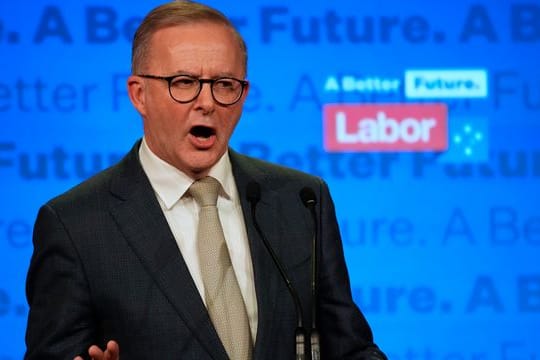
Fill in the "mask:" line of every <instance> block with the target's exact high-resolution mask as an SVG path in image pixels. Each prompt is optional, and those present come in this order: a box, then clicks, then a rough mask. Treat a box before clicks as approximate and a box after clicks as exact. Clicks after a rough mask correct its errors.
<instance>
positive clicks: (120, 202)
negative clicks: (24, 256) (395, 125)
mask: <svg viewBox="0 0 540 360" xmlns="http://www.w3.org/2000/svg"><path fill="white" fill-rule="evenodd" d="M246 68H247V51H246V46H245V43H244V41H243V40H242V38H241V36H240V35H239V34H238V33H237V31H236V30H235V29H234V28H233V26H232V24H231V23H230V22H229V21H228V20H227V19H226V18H225V17H224V16H223V15H222V14H221V13H219V12H218V11H216V10H214V9H212V8H209V7H207V6H204V5H201V4H197V3H192V2H173V3H169V4H165V5H163V6H160V7H158V8H156V9H154V10H153V11H152V12H151V13H149V14H148V15H147V17H146V18H145V19H144V20H143V22H142V24H141V25H140V27H139V29H138V30H137V32H136V34H135V39H134V43H133V54H132V73H133V75H132V76H130V77H129V79H128V84H127V85H128V92H129V96H130V99H131V101H132V103H133V105H134V106H135V107H136V109H137V110H138V112H139V113H140V114H141V116H142V119H143V124H144V138H143V140H142V141H139V142H137V143H136V144H135V146H134V147H133V149H132V150H131V152H130V153H129V154H127V156H126V157H125V158H124V159H123V160H122V161H121V162H120V163H119V164H117V165H116V166H113V167H112V168H110V169H108V170H106V171H104V172H102V173H101V174H98V175H97V176H95V177H93V178H91V179H89V180H88V181H86V182H84V183H82V184H81V185H79V186H77V187H75V188H74V189H72V190H70V191H68V192H67V193H65V194H63V195H61V196H59V197H57V198H55V199H53V200H51V201H50V202H48V203H47V204H46V205H44V206H43V207H42V208H41V209H40V212H39V214H38V217H37V220H36V224H35V229H34V254H33V256H32V260H31V264H30V269H29V273H28V280H27V297H28V302H29V305H30V313H29V319H28V328H27V335H26V342H27V348H28V349H27V353H26V356H25V357H26V358H27V359H49V358H51V359H73V358H75V357H76V358H77V359H81V358H82V357H83V356H87V355H90V357H92V358H94V359H117V358H119V356H120V354H121V356H122V357H123V358H124V359H130V360H131V359H227V358H232V359H292V358H294V356H295V353H294V352H295V329H296V327H297V313H296V307H295V301H293V298H291V296H290V294H289V291H288V289H287V285H286V283H285V282H284V281H283V279H282V278H281V276H280V272H279V271H278V268H277V267H276V265H275V264H274V262H273V260H272V258H271V257H270V254H269V251H271V250H268V249H267V248H266V247H265V245H264V241H268V242H269V245H270V248H271V249H273V251H275V253H276V255H277V258H278V259H279V262H280V263H281V265H282V267H283V269H284V271H285V272H286V275H288V277H289V278H290V283H291V286H292V287H293V288H294V289H295V291H296V293H297V294H298V297H299V303H300V304H301V306H303V310H302V313H301V316H302V317H303V319H304V324H311V319H312V312H311V308H312V303H313V302H315V305H316V314H317V316H316V318H317V323H316V325H317V329H318V330H319V332H320V342H321V344H320V348H321V355H322V356H321V357H322V358H323V359H385V356H384V354H383V353H382V352H380V350H379V349H378V347H377V346H376V345H375V344H374V343H373V338H372V334H371V330H370V328H369V325H368V324H367V322H366V321H365V319H364V317H363V316H362V314H361V313H360V311H359V310H358V308H357V307H356V305H355V304H354V303H353V300H352V297H351V293H350V284H349V280H348V275H347V270H346V267H345V262H344V257H343V252H342V245H341V241H340V236H339V231H338V227H337V222H336V218H335V212H334V208H333V204H332V200H331V198H330V195H329V192H328V188H327V186H326V184H325V183H324V182H323V181H322V180H320V179H319V178H316V177H313V176H310V175H307V174H303V173H300V172H298V171H295V170H291V169H286V168H283V167H279V166H276V165H271V164H268V163H265V162H262V161H259V160H256V159H252V158H248V157H245V156H242V155H240V154H238V153H236V152H234V151H233V150H231V149H229V148H228V143H229V139H230V137H231V134H232V132H233V130H234V128H235V126H236V124H237V123H238V121H239V119H240V116H241V113H242V107H243V104H244V101H245V99H246V96H247V93H248V90H249V83H248V82H247V81H245V80H244V79H245V77H246ZM196 184H204V186H213V187H214V188H215V189H216V190H215V192H216V195H215V196H218V199H217V200H215V199H214V204H212V205H208V204H205V203H202V202H200V200H199V196H203V195H205V194H206V193H207V192H208V191H207V190H202V191H199V190H197V189H196V188H197V186H198V185H196ZM209 184H210V185H209ZM254 184H255V185H254ZM305 187H307V188H310V189H312V190H313V192H314V193H315V197H316V201H317V203H316V206H315V210H316V214H317V216H318V218H319V222H320V224H319V225H318V226H317V227H314V224H313V221H312V218H311V214H310V211H308V209H306V207H305V206H304V204H303V203H302V201H301V200H300V198H299V195H298V194H299V192H300V191H301V189H303V188H305ZM248 188H250V189H251V190H248ZM204 189H207V188H206V187H205V188H204ZM253 189H255V190H253ZM248 192H249V194H248ZM248 198H249V199H248ZM201 201H202V200H201ZM215 201H217V208H218V209H219V216H216V215H215V213H213V214H214V215H212V216H213V220H212V221H217V222H218V223H217V225H216V223H215V222H214V223H213V225H212V226H211V227H214V225H215V227H217V228H218V229H219V235H214V233H212V234H210V235H204V234H207V233H208V232H209V230H208V229H207V227H208V226H207V225H203V226H200V224H202V221H203V218H204V219H205V220H204V221H207V220H206V219H207V218H208V217H212V216H210V215H208V216H207V213H206V211H214V210H213V209H216V206H215ZM252 210H253V212H252ZM216 217H219V219H218V220H216ZM208 221H210V220H208ZM204 224H207V223H204ZM259 225H260V227H259V228H257V227H258V226H259ZM315 230H316V231H317V235H318V239H319V245H318V247H317V257H318V260H319V263H318V264H319V265H318V269H317V284H318V288H317V298H316V300H313V299H312V289H311V270H312V262H311V258H312V256H311V249H312V248H311V244H312V239H313V233H314V231H315ZM218 238H219V239H222V240H219V241H222V245H216V246H218V247H219V248H218V249H217V250H216V249H214V250H210V251H209V252H210V253H214V252H217V253H218V256H219V260H208V258H207V253H205V252H204V251H202V250H201V246H202V245H201V244H200V243H201V242H204V243H205V244H206V245H208V246H213V244H212V243H213V242H218V240H216V239H218ZM201 239H204V240H201ZM208 239H210V240H209V241H208V242H207V240H208ZM225 243H226V245H224V244H225ZM206 245H205V246H206ZM215 259H217V258H215ZM218 262H219V263H220V264H219V266H217V265H216V264H217V263H218ZM222 262H223V264H222ZM222 265H223V266H222ZM218 267H219V269H218ZM233 269H234V270H233ZM222 272H223V273H222ZM216 273H219V274H224V275H223V276H222V277H219V279H218V280H217V281H215V280H208V278H209V277H212V276H214V275H216ZM225 274H227V275H225ZM220 276H221V275H220ZM214 277H215V276H214ZM224 279H227V280H224ZM211 281H214V284H217V288H218V290H216V291H215V292H214V290H213V289H214V288H212V285H209V284H210V283H211ZM224 281H230V282H227V284H228V285H226V286H223V283H224ZM221 291H223V293H228V294H230V295H227V297H225V296H222V295H223V293H221ZM233 293H234V294H233ZM216 294H217V295H216ZM224 298H226V299H225V300H223V299H224ZM220 301H221V304H222V305H220V306H221V307H219V308H218V310H216V308H217V305H216V303H218V302H220ZM232 303H234V305H231V304H232ZM232 307H234V309H235V310H234V311H236V312H235V313H234V314H232V315H231V313H230V311H232V310H231V308H232ZM224 317H225V320H224ZM308 327H309V326H308ZM79 355H80V356H81V357H79Z"/></svg>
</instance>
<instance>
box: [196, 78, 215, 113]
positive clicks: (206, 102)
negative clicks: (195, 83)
mask: <svg viewBox="0 0 540 360" xmlns="http://www.w3.org/2000/svg"><path fill="white" fill-rule="evenodd" d="M215 104H216V103H215V101H214V97H213V96H212V89H211V84H209V83H202V84H201V92H200V93H199V96H197V98H196V99H195V106H196V107H197V108H201V109H204V110H206V111H208V110H211V109H212V108H213V107H214V106H215Z"/></svg>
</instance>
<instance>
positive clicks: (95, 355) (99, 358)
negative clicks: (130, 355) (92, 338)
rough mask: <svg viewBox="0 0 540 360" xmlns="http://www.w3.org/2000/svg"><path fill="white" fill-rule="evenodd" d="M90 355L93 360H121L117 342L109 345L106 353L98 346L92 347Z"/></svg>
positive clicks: (78, 358) (77, 358)
mask: <svg viewBox="0 0 540 360" xmlns="http://www.w3.org/2000/svg"><path fill="white" fill-rule="evenodd" d="M88 355H90V358H92V360H120V347H119V346H118V343H117V342H116V341H114V340H111V341H109V342H108V343H107V348H106V349H105V351H104V352H103V351H102V350H101V349H100V348H99V346H97V345H92V346H90V348H89V349H88ZM73 360H83V358H82V357H80V356H77V357H76V358H74V359H73Z"/></svg>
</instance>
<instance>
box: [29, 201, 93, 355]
mask: <svg viewBox="0 0 540 360" xmlns="http://www.w3.org/2000/svg"><path fill="white" fill-rule="evenodd" d="M81 221H84V220H83V219H81ZM33 244H34V252H33V255H32V258H31V261H30V267H29V270H28V276H27V281H26V296H27V300H28V304H29V306H30V311H29V315H28V324H27V329H26V346H27V350H26V354H25V359H29V360H30V359H70V360H71V359H73V357H75V356H76V355H79V354H85V353H86V352H87V348H88V346H89V345H90V344H92V343H94V340H95V333H94V332H95V330H94V329H95V328H96V327H95V324H94V323H93V320H92V319H93V316H92V308H91V305H90V300H89V291H88V284H87V281H86V278H85V274H84V269H83V266H82V263H81V261H80V257H79V254H78V252H77V250H76V248H75V246H74V244H73V242H72V239H71V238H70V234H69V231H68V230H67V229H66V228H65V227H64V225H63V224H62V221H61V219H60V218H59V217H58V215H57V214H56V212H55V211H54V209H53V208H51V207H50V206H48V205H45V206H43V207H42V208H41V209H40V211H39V213H38V216H37V220H36V223H35V226H34V234H33Z"/></svg>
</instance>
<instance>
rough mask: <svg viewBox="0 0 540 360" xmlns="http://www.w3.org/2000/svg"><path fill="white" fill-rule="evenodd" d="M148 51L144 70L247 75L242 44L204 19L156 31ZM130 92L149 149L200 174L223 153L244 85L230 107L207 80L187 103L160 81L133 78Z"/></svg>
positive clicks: (238, 112) (195, 175)
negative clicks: (217, 98) (214, 93)
mask: <svg viewBox="0 0 540 360" xmlns="http://www.w3.org/2000/svg"><path fill="white" fill-rule="evenodd" d="M148 54H149V56H148V61H147V63H146V64H145V65H144V66H143V72H144V73H145V74H151V75H159V76H170V75H177V74H182V75H191V76H194V77H198V78H210V79H214V78H218V77H234V78H237V79H243V78H244V76H245V69H244V58H243V53H242V51H241V49H240V46H239V44H238V42H237V40H236V39H235V37H234V35H233V34H232V32H231V30H230V29H228V28H227V27H225V26H223V25H220V24H213V23H210V22H203V23H195V24H185V25H179V26H174V27H168V28H164V29H161V30H158V31H157V32H156V33H154V35H153V36H152V38H151V41H150V47H149V53H148ZM128 90H129V95H130V98H131V101H132V103H133V104H134V106H135V107H136V108H137V110H138V111H139V112H140V113H141V115H142V118H143V125H144V133H145V138H146V141H147V143H148V146H149V147H150V149H151V150H152V151H153V152H154V153H155V154H156V155H157V156H158V157H160V158H161V159H163V160H164V161H166V162H168V163H169V164H171V165H173V166H175V167H176V168H178V169H179V170H181V171H183V172H185V173H186V174H187V175H189V176H191V177H193V178H200V177H203V176H205V175H206V174H207V173H208V171H209V169H210V168H211V167H212V166H213V165H214V164H215V163H216V162H217V161H218V160H219V159H220V157H221V156H222V155H223V154H224V153H225V151H227V147H228V143H229V139H230V137H231V135H232V132H233V130H234V128H235V126H236V124H237V123H238V120H239V119H240V115H241V114H242V107H243V105H244V101H245V98H246V95H247V90H248V88H247V87H246V89H245V91H244V94H243V95H242V98H241V99H240V101H238V102H237V103H235V104H233V105H229V106H223V105H220V104H218V103H216V102H215V101H214V99H213V98H212V94H211V90H210V86H209V84H204V85H203V86H202V90H201V93H200V94H199V96H198V97H197V98H196V99H195V100H193V101H192V102H189V103H186V104H180V103H178V102H176V101H174V100H173V99H172V98H171V97H170V95H169V91H168V85H167V82H166V81H164V80H156V79H146V78H141V77H138V76H131V77H130V78H129V80H128Z"/></svg>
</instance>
